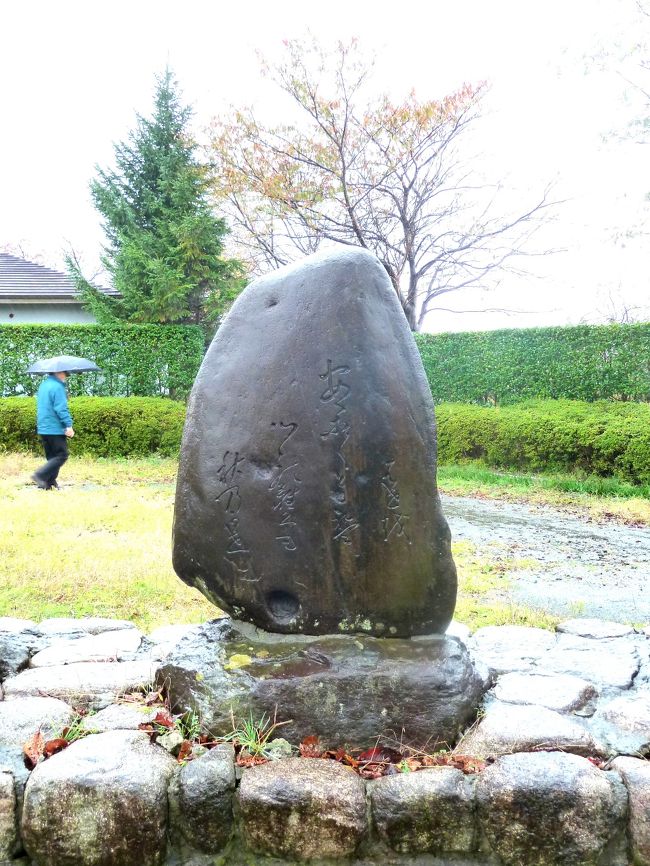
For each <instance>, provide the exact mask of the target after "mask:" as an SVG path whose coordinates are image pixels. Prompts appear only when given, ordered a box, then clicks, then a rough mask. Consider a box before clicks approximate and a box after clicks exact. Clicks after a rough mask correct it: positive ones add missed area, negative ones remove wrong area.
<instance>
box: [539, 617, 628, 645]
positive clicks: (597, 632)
mask: <svg viewBox="0 0 650 866" xmlns="http://www.w3.org/2000/svg"><path fill="white" fill-rule="evenodd" d="M556 630H557V631H558V632H561V633H564V634H573V635H576V636H577V637H586V638H592V639H596V640H599V639H602V638H613V637H625V636H626V635H628V634H633V633H634V629H633V628H632V626H630V625H624V624H623V623H620V622H610V621H609V620H605V619H588V618H587V617H585V618H584V619H567V620H565V621H564V622H561V623H560V624H559V625H558V626H557V629H556Z"/></svg>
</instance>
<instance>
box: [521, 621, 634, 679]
mask: <svg viewBox="0 0 650 866" xmlns="http://www.w3.org/2000/svg"><path fill="white" fill-rule="evenodd" d="M639 667H640V660H639V656H638V653H637V651H636V647H635V645H634V643H633V642H632V641H631V640H626V639H625V638H622V639H615V640H597V641H596V640H590V639H588V638H582V637H576V636H574V635H568V634H564V635H560V636H559V637H558V641H557V644H556V646H555V647H554V648H553V649H552V650H550V651H549V652H548V653H546V654H545V655H544V656H543V657H541V658H540V659H539V661H538V663H537V666H536V671H537V672H539V673H556V674H572V675H574V676H579V677H584V679H587V680H589V681H590V682H593V683H594V684H595V685H597V686H603V687H607V688H613V689H628V688H629V687H630V686H631V685H632V680H633V679H634V677H635V676H636V674H637V672H638V670H639Z"/></svg>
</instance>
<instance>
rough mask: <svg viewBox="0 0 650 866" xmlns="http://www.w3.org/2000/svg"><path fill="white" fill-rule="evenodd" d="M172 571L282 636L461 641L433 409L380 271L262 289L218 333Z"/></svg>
mask: <svg viewBox="0 0 650 866" xmlns="http://www.w3.org/2000/svg"><path fill="white" fill-rule="evenodd" d="M314 335H317V338H315V336H314ZM260 359H263V363H261V362H260ZM174 567H175V569H176V572H177V573H178V574H179V576H180V577H181V578H182V579H183V580H185V581H186V582H187V583H189V584H190V585H192V586H195V587H197V588H198V589H200V590H201V591H202V592H203V593H204V594H205V595H206V596H207V597H208V598H210V599H211V600H212V601H213V602H214V603H215V604H216V605H218V606H219V607H221V608H223V609H225V610H227V611H229V612H230V613H232V614H233V616H235V617H236V618H238V619H242V620H246V621H249V622H252V623H255V624H256V625H258V626H260V627H261V628H265V629H267V630H269V631H275V632H287V633H309V634H336V633H338V632H366V633H368V634H373V635H387V636H398V637H407V636H409V635H413V634H429V633H435V632H437V633H443V632H444V631H445V629H446V628H447V626H448V624H449V621H450V620H451V616H452V613H453V610H454V604H455V598H456V573H455V568H454V564H453V561H452V558H451V550H450V535H449V529H448V527H447V523H446V521H445V519H444V517H443V515H442V512H441V508H440V500H439V497H438V494H437V491H436V439H435V421H434V412H433V402H432V400H431V392H430V388H429V385H428V383H427V380H426V377H425V374H424V369H423V367H422V362H421V360H420V357H419V354H418V352H417V349H416V346H415V342H414V340H413V336H412V334H411V333H410V331H409V329H408V325H407V323H406V319H405V317H404V314H403V312H402V310H401V308H400V306H399V303H398V300H397V296H396V294H395V291H394V289H393V288H392V286H391V284H390V280H389V279H388V276H387V274H386V271H385V269H384V268H383V267H382V265H381V264H380V263H379V261H378V260H377V259H376V258H375V257H374V256H372V255H371V254H370V253H368V252H366V251H365V250H361V249H351V248H349V247H347V248H339V249H338V250H336V251H334V252H332V251H328V252H325V253H319V254H316V255H315V256H311V257H309V258H307V259H305V260H304V261H302V262H301V263H299V264H298V265H296V266H292V267H289V268H283V269H280V270H278V271H275V272H273V273H272V274H270V275H269V276H266V277H263V278H262V279H259V280H256V281H255V282H253V283H251V284H250V285H249V286H248V287H247V288H246V290H245V291H244V292H243V293H242V295H241V296H240V297H239V298H238V300H237V301H236V303H235V305H234V306H233V308H232V310H231V312H230V313H229V315H228V317H227V319H226V321H225V322H224V323H223V325H222V326H221V327H220V328H219V330H218V332H217V335H216V337H215V339H214V340H213V342H212V345H211V346H210V349H209V350H208V353H207V355H206V357H205V359H204V361H203V364H202V366H201V369H200V371H199V374H198V377H197V379H196V382H195V385H194V388H193V391H192V396H191V398H190V402H189V406H188V412H187V420H186V424H185V433H184V437H183V444H182V448H181V460H180V466H179V472H178V486H177V493H176V510H175V517H174Z"/></svg>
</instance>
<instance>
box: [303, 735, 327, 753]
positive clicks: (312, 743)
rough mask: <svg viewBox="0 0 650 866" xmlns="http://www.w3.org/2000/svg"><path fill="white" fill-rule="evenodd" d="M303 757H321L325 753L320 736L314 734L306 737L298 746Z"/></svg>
mask: <svg viewBox="0 0 650 866" xmlns="http://www.w3.org/2000/svg"><path fill="white" fill-rule="evenodd" d="M298 750H299V751H300V757H301V758H320V757H322V755H323V747H322V746H321V744H320V740H319V739H318V737H315V736H314V735H313V734H312V735H311V736H309V737H305V738H304V739H303V741H302V742H301V743H300V745H299V746H298Z"/></svg>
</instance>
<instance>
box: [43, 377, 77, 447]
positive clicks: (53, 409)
mask: <svg viewBox="0 0 650 866" xmlns="http://www.w3.org/2000/svg"><path fill="white" fill-rule="evenodd" d="M66 427H72V416H71V415H70V410H69V409H68V395H67V393H66V390H65V385H64V384H63V382H61V380H60V379H57V378H56V377H55V376H53V375H52V374H51V373H50V375H49V376H46V377H45V378H44V379H43V381H42V382H41V384H40V387H39V389H38V392H37V394H36V430H37V431H38V433H40V434H41V436H62V435H63V434H64V433H65V429H66Z"/></svg>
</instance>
